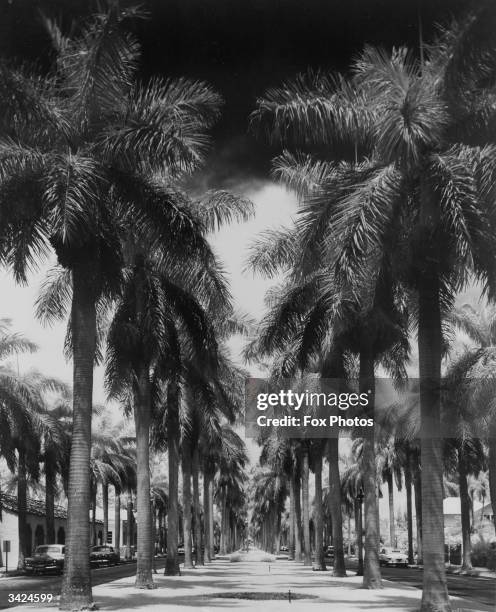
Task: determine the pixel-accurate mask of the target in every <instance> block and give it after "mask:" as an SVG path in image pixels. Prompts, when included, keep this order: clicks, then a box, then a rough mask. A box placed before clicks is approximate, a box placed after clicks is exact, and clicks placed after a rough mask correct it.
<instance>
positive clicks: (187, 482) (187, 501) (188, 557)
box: [181, 435, 193, 569]
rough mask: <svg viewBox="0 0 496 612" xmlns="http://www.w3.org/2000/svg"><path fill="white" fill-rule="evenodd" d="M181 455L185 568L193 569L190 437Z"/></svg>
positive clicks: (185, 442) (184, 440) (186, 440)
mask: <svg viewBox="0 0 496 612" xmlns="http://www.w3.org/2000/svg"><path fill="white" fill-rule="evenodd" d="M181 450H182V455H181V459H182V461H181V470H182V474H183V538H184V567H185V568H188V569H190V568H192V567H193V556H192V553H191V541H192V538H191V518H192V516H191V502H192V499H191V445H190V441H189V438H188V436H187V435H186V436H185V437H184V439H183V445H182V449H181Z"/></svg>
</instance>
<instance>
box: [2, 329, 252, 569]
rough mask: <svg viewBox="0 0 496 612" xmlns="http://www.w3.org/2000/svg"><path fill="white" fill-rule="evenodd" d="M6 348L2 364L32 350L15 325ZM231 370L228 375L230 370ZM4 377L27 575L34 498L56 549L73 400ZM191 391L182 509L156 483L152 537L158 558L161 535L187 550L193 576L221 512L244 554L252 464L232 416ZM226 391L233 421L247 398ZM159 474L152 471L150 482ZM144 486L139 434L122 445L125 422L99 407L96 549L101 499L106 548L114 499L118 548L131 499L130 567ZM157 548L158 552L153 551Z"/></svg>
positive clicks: (224, 536)
mask: <svg viewBox="0 0 496 612" xmlns="http://www.w3.org/2000/svg"><path fill="white" fill-rule="evenodd" d="M0 347H1V354H2V355H4V356H5V357H8V356H15V354H16V353H18V352H19V351H22V350H25V349H30V350H34V348H35V346H34V345H33V344H32V343H30V342H28V341H26V340H25V339H24V338H23V337H22V336H21V335H19V334H15V333H12V332H10V330H9V322H8V321H4V322H3V324H2V333H1V334H0ZM224 365H226V367H228V366H229V365H230V364H228V363H226V364H224ZM1 372H2V379H1V381H0V385H1V386H0V392H2V395H3V397H2V402H1V416H2V422H3V423H4V425H5V427H4V429H3V431H2V433H3V434H4V438H3V439H2V445H1V447H0V450H1V453H2V457H3V458H4V459H5V460H6V462H7V466H8V468H9V469H10V470H11V471H12V474H13V476H12V478H11V479H10V481H7V483H6V486H5V491H6V492H13V491H15V492H16V493H17V507H18V511H19V521H18V537H19V560H18V567H19V569H23V567H24V559H25V556H26V553H27V551H28V550H29V548H30V547H29V545H28V542H27V541H26V533H27V522H26V513H27V498H28V495H29V494H30V496H31V497H33V496H34V497H40V496H44V501H45V508H46V512H45V521H46V530H45V533H46V541H47V542H55V541H56V537H55V528H54V519H55V504H56V502H60V501H62V499H63V497H64V495H63V494H64V491H65V492H66V493H67V474H68V471H69V464H70V447H71V426H72V418H71V416H72V415H71V410H70V393H69V390H68V389H67V387H66V386H65V385H63V384H62V383H60V382H57V381H54V380H48V379H47V378H44V377H42V376H41V375H39V374H37V373H35V372H29V373H28V374H27V375H23V376H21V375H19V373H17V372H16V371H15V370H13V369H12V368H11V366H10V365H9V364H8V362H7V363H5V365H3V366H2V369H1ZM228 374H229V380H230V381H231V382H232V381H233V380H235V373H234V372H233V371H232V369H230V370H229V373H228ZM203 383H204V385H205V388H204V389H203V392H204V393H205V394H207V393H208V392H209V390H208V387H207V382H206V381H203ZM219 384H220V383H219ZM185 389H187V391H188V393H189V394H191V397H190V398H189V400H190V402H189V403H187V402H183V403H182V404H181V406H180V407H179V410H180V421H181V424H182V428H181V432H180V433H181V436H180V451H181V452H180V454H181V468H182V477H183V479H182V500H181V501H182V504H181V503H180V501H179V499H178V491H177V490H176V491H175V492H174V491H170V490H169V486H168V483H167V480H166V479H164V478H163V476H162V477H155V478H154V477H152V478H151V482H150V497H149V500H148V508H149V509H148V514H150V515H151V519H150V520H151V524H152V537H151V539H150V542H149V543H148V545H149V547H150V549H151V553H150V554H152V555H153V554H154V553H155V551H156V550H157V548H158V549H159V550H161V551H162V552H163V551H164V550H166V549H167V546H166V542H165V540H164V534H165V533H168V534H170V538H172V537H173V538H174V540H175V542H179V541H182V542H184V544H185V546H184V547H185V564H186V566H187V567H191V566H192V563H193V555H192V550H196V551H197V553H196V563H197V564H203V563H204V561H205V559H206V560H207V561H210V560H212V559H213V557H214V543H215V539H214V520H215V517H216V512H215V510H214V502H215V503H216V505H217V507H218V508H220V509H221V537H220V543H221V547H222V551H223V552H227V551H228V550H232V549H233V547H237V546H238V544H239V542H240V538H241V537H242V536H243V534H244V530H245V518H246V510H245V497H244V484H245V480H246V474H245V471H244V466H245V465H246V462H247V456H246V450H245V446H244V443H243V441H242V440H241V438H240V437H239V436H238V434H237V433H236V432H235V431H234V429H233V428H232V426H231V425H229V423H228V422H227V419H226V418H225V415H224V414H223V413H222V412H221V411H219V410H218V409H217V406H216V405H215V398H214V395H213V394H212V397H210V401H209V402H207V399H206V398H205V397H204V398H199V397H197V396H196V397H193V395H192V394H193V391H194V388H193V386H192V385H191V386H190V385H185ZM222 390H223V392H224V393H225V394H226V396H230V400H229V402H227V400H226V406H228V407H229V408H230V409H231V410H232V411H233V413H234V412H236V411H239V409H240V398H239V397H237V396H236V393H237V391H236V390H235V389H233V388H227V386H226V388H225V389H222ZM8 394H9V395H8ZM202 399H203V401H204V402H205V410H203V411H202V410H199V409H198V404H197V403H195V401H198V400H202ZM155 416H156V417H157V418H158V420H154V422H153V445H152V451H156V452H154V453H153V456H154V460H155V463H156V462H157V461H160V458H161V457H163V454H162V453H160V448H161V447H163V446H164V445H166V444H167V439H166V438H165V437H164V431H163V430H162V429H161V426H162V421H163V414H161V413H160V411H158V414H157V415H155ZM125 429H126V427H124V430H125ZM195 432H196V433H195ZM165 433H167V432H166V430H165ZM193 435H194V436H195V437H193ZM162 460H163V459H162ZM152 473H153V471H152V472H150V474H152ZM138 477H139V473H138V472H137V456H136V436H135V435H132V431H131V434H130V435H123V422H120V423H118V424H117V425H112V423H111V422H110V421H109V420H108V419H107V417H106V414H105V411H104V410H103V409H102V408H100V407H98V406H95V407H94V409H93V432H92V447H91V459H90V492H91V505H90V507H91V513H90V524H91V531H90V533H91V544H92V545H95V544H97V529H96V508H97V500H98V498H101V506H102V509H103V530H102V535H103V537H104V538H105V534H107V533H108V525H109V489H110V487H112V488H113V491H114V503H115V530H116V534H115V539H116V542H118V543H120V541H121V534H120V525H121V495H123V494H127V498H128V499H127V505H128V514H129V516H128V523H127V524H128V532H127V538H126V553H125V555H126V558H131V554H132V551H131V546H132V542H133V535H132V525H133V521H134V510H136V508H134V507H133V506H134V504H133V496H136V493H137V481H138ZM200 477H202V479H203V500H202V499H201V492H200V488H199V484H200ZM41 483H43V485H44V486H43V485H42V484H41ZM191 483H192V485H193V496H192V495H191ZM201 501H202V502H203V503H201ZM174 503H175V504H176V506H177V507H176V509H175V510H176V514H177V515H178V516H180V517H181V519H182V520H181V524H182V530H181V529H179V523H178V524H177V526H176V529H178V532H177V533H175V534H172V533H171V532H172V530H173V525H171V523H170V520H168V515H169V513H170V511H171V509H172V508H173V506H174ZM137 516H138V529H142V520H141V517H140V513H139V510H138V513H137ZM192 524H193V525H194V529H192ZM236 532H237V533H236ZM138 533H139V531H138ZM170 538H169V539H170ZM157 541H158V542H159V546H158V547H157V546H156V544H155V543H156V542H157ZM176 549H177V545H176ZM118 552H119V551H118ZM203 552H205V557H204V556H203ZM147 554H148V553H147ZM178 563H179V559H178V556H177V550H176V553H175V559H174V568H175V569H174V571H177V568H178Z"/></svg>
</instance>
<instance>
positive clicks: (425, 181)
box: [257, 3, 495, 610]
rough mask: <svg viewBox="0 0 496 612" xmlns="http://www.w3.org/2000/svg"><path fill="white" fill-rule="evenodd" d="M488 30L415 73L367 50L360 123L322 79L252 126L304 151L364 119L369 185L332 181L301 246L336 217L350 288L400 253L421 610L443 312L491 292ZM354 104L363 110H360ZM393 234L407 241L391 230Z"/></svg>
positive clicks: (433, 535)
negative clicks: (409, 301) (418, 482)
mask: <svg viewBox="0 0 496 612" xmlns="http://www.w3.org/2000/svg"><path fill="white" fill-rule="evenodd" d="M492 20H494V12H493V11H492V9H491V7H490V6H489V4H487V3H484V4H483V6H482V7H481V8H480V11H479V12H478V14H477V15H476V16H475V17H474V18H471V19H468V20H467V21H466V22H464V23H462V24H460V25H458V26H453V27H452V28H451V29H450V30H448V31H446V32H445V33H444V34H443V35H442V36H441V38H440V41H438V43H437V44H436V45H435V46H434V47H433V48H432V49H431V52H430V55H429V59H428V61H427V62H425V63H424V64H423V65H418V63H417V64H416V63H415V61H414V60H413V59H412V56H411V55H409V54H408V53H407V51H406V50H404V49H403V50H396V51H394V52H393V53H392V54H391V55H388V54H385V53H384V52H382V51H380V50H376V49H372V48H366V49H365V51H364V52H363V54H362V56H361V57H360V59H359V60H358V61H357V62H355V64H354V67H353V69H354V73H355V76H354V83H355V84H356V86H357V88H358V92H359V93H358V96H355V98H356V99H358V107H359V113H352V112H349V105H348V106H346V105H343V104H342V101H343V96H341V95H335V93H336V92H335V89H336V88H335V87H333V91H329V90H330V88H329V83H330V82H331V80H330V79H329V78H326V77H324V78H321V77H319V76H317V78H315V79H313V83H312V85H311V87H310V88H309V87H307V86H306V85H305V83H302V82H301V81H300V82H299V83H297V84H296V87H295V88H293V89H296V90H297V93H298V98H297V99H298V103H297V104H295V103H294V99H295V98H294V95H293V94H294V91H293V90H291V89H289V88H286V89H284V90H283V91H282V92H281V90H272V91H271V92H269V94H268V96H267V98H266V99H265V100H262V102H261V103H260V104H259V114H258V116H257V117H259V118H260V119H261V120H264V119H265V118H266V117H267V116H269V117H272V120H273V122H274V123H275V124H276V126H277V129H276V130H275V131H276V135H281V133H282V132H283V131H284V129H285V128H284V127H281V126H288V125H290V126H291V127H290V128H289V129H290V130H292V125H291V124H292V123H297V124H298V126H297V128H296V130H295V131H296V132H297V133H298V134H301V132H304V133H306V137H307V140H308V141H309V142H320V143H324V144H326V143H329V142H330V141H332V140H333V139H334V140H336V139H339V138H341V137H342V135H343V133H344V132H345V128H349V127H350V125H351V127H352V128H355V127H356V125H357V120H356V117H357V115H358V114H360V116H361V117H363V116H364V114H363V111H364V109H365V110H366V111H367V113H368V115H366V118H367V120H368V127H369V130H368V136H369V139H368V143H369V147H370V151H371V156H370V158H369V160H368V161H366V162H364V163H365V166H364V167H363V170H364V172H365V174H364V175H363V178H362V180H361V181H357V175H356V173H354V176H353V182H354V184H355V185H354V187H353V186H352V187H351V189H350V191H348V188H347V186H346V182H343V183H342V184H341V186H339V185H338V186H337V189H336V188H335V187H336V184H335V182H330V184H329V185H328V187H329V188H328V189H326V190H324V193H323V194H322V197H319V202H320V203H321V204H322V205H321V206H319V204H318V203H317V202H316V201H314V202H311V203H310V204H309V208H310V207H313V210H314V211H315V213H316V215H315V217H316V222H315V223H313V224H312V226H311V227H310V224H307V226H308V227H309V228H310V229H309V231H308V233H307V240H308V242H309V244H310V247H311V248H309V253H311V252H313V251H314V250H315V248H316V246H317V247H318V245H319V236H320V243H321V244H322V238H323V236H324V234H325V232H323V231H322V230H323V228H325V229H326V230H327V229H328V228H329V220H330V218H332V217H334V222H333V223H332V224H331V225H334V232H333V233H332V235H333V236H334V239H333V240H329V236H328V235H327V236H326V243H327V245H328V246H331V245H332V250H333V251H334V252H335V251H336V244H338V245H339V244H340V243H341V245H340V246H338V249H337V251H338V254H337V257H336V259H335V261H336V262H337V265H336V272H337V275H338V277H342V278H345V279H348V280H352V278H353V276H356V275H357V274H358V275H359V276H360V273H361V272H363V266H364V264H366V263H369V262H370V259H371V257H372V256H373V257H374V258H375V259H376V261H377V260H378V259H379V260H380V258H381V257H382V253H383V252H384V251H385V250H386V249H389V250H390V249H391V246H392V245H391V238H393V242H396V245H395V246H394V251H395V252H396V253H398V252H403V253H404V256H401V257H399V258H397V261H396V262H395V264H399V265H395V269H394V272H395V276H398V277H402V278H403V279H405V282H406V283H407V284H408V285H409V286H410V287H413V288H414V289H415V290H416V291H417V298H418V304H417V312H418V327H419V333H418V341H419V363H420V380H421V385H420V396H421V406H422V431H423V433H424V434H425V435H423V437H422V440H421V446H422V452H421V454H422V462H423V465H424V466H425V468H426V469H425V471H424V475H425V476H426V477H425V478H423V479H422V489H423V496H422V497H423V500H424V503H423V517H422V524H423V530H424V536H426V537H425V538H424V542H425V543H426V544H427V549H426V550H424V553H425V561H426V570H425V571H424V589H423V601H422V609H423V610H432V609H436V610H437V609H438V610H449V600H448V593H447V586H446V577H445V570H444V550H443V529H442V522H443V515H442V444H440V443H439V439H440V438H441V435H440V433H441V432H440V420H439V410H440V400H439V393H440V391H439V389H440V376H441V369H440V368H441V354H442V342H441V312H442V307H444V306H445V305H446V304H449V303H450V302H451V301H452V299H453V289H454V288H457V287H459V286H462V285H463V283H464V282H465V281H466V279H467V278H468V276H467V272H468V271H470V272H473V274H474V275H475V276H476V277H477V278H479V279H481V280H482V282H483V283H485V286H486V288H487V290H488V291H489V293H491V294H493V292H494V271H493V267H492V260H491V255H490V254H491V252H492V248H493V247H492V246H491V244H492V239H493V238H492V237H493V236H494V231H493V230H490V229H489V228H491V227H492V223H493V216H492V213H491V208H490V206H491V204H490V203H491V192H492V190H493V185H494V180H493V177H494V159H495V156H494V149H493V148H492V143H491V140H490V138H491V131H490V130H489V131H487V132H484V128H483V127H482V126H487V125H489V124H490V123H491V121H493V119H494V109H493V108H492V107H491V104H490V103H489V102H488V100H489V99H490V91H489V89H490V88H489V86H488V83H489V82H491V79H490V78H489V80H487V79H488V75H493V74H494V69H495V62H494V40H493V39H492V38H490V37H489V35H488V32H489V31H490V28H488V27H487V26H488V23H493V21H492ZM333 85H334V84H333ZM361 96H363V98H362V99H365V100H366V104H361V102H360V97H361ZM348 98H349V96H348V97H347V99H348ZM289 100H291V103H290V102H289ZM354 108H357V105H355V107H354ZM329 109H330V110H329ZM274 111H276V112H274ZM338 111H339V113H338ZM341 111H342V112H341ZM405 113H407V114H405ZM295 118H296V119H297V121H296V122H295V121H294V119H295ZM310 118H312V120H310ZM405 118H407V119H408V121H406V120H405ZM360 124H361V125H363V124H364V121H361V122H360ZM310 125H311V126H312V129H309V126H310ZM286 131H287V130H286ZM291 135H292V134H291ZM480 144H483V145H488V146H485V147H480V146H477V145H480ZM370 145H372V146H370ZM474 145H475V146H474ZM333 211H334V213H333ZM361 211H363V213H364V214H362V213H361ZM365 211H366V214H365ZM455 218H456V221H454V220H455ZM317 221H320V223H318V222H317ZM400 226H401V227H402V228H403V229H404V231H405V233H404V234H402V233H401V232H398V231H397V228H399V227H400ZM396 238H400V242H402V243H403V245H404V247H403V248H402V247H400V244H399V243H398V241H396ZM403 239H405V240H403ZM405 245H406V246H405ZM324 247H325V244H324ZM407 253H408V255H407ZM433 262H435V265H433ZM404 264H406V266H404ZM399 268H401V269H399Z"/></svg>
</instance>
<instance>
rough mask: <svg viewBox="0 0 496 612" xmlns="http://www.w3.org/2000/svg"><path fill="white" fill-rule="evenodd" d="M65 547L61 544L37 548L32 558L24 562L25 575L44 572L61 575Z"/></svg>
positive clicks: (44, 545) (43, 545)
mask: <svg viewBox="0 0 496 612" xmlns="http://www.w3.org/2000/svg"><path fill="white" fill-rule="evenodd" d="M64 555H65V546H64V545H63V544H42V545H40V546H37V547H36V549H35V551H34V554H33V556H32V557H27V558H26V559H25V561H24V569H25V571H26V574H35V573H36V574H43V573H45V572H58V573H60V574H61V573H62V570H63V569H64Z"/></svg>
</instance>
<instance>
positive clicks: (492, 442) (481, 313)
mask: <svg viewBox="0 0 496 612" xmlns="http://www.w3.org/2000/svg"><path fill="white" fill-rule="evenodd" d="M495 319H496V310H495V308H494V306H492V305H486V306H485V307H481V308H479V309H475V308H474V307H473V306H472V305H470V304H463V305H462V306H460V307H457V308H454V309H453V310H452V311H451V312H450V313H449V317H448V321H449V322H450V323H451V324H452V325H454V326H456V327H457V328H458V329H460V330H461V331H463V332H464V333H465V334H467V335H468V337H469V338H470V340H471V341H472V342H473V343H474V344H475V345H476V347H475V348H474V349H473V352H476V353H477V355H478V360H477V361H478V365H477V366H476V365H474V366H473V367H474V368H476V371H475V372H474V373H473V376H474V377H475V378H480V377H482V378H483V379H484V378H485V379H487V378H489V379H490V376H489V377H488V376H487V374H489V373H490V370H491V362H492V361H493V360H494V350H495V347H496V325H495ZM486 364H487V365H486ZM474 383H475V385H474V386H475V387H476V386H477V380H474ZM487 386H488V385H487V380H486V381H485V382H484V381H482V389H481V391H480V393H481V394H482V395H483V396H484V395H485V394H486V392H489V393H490V390H489V389H487V390H486V389H485V387H487ZM478 393H479V392H478V390H477V389H476V388H475V389H474V390H473V396H474V397H475V398H476V400H475V403H477V395H478ZM489 407H490V408H491V410H490V413H489V418H488V419H486V418H483V419H482V423H481V425H482V427H481V428H480V432H479V433H480V437H481V438H484V437H486V435H485V434H486V433H488V436H487V445H488V449H489V453H488V468H489V470H488V472H489V478H488V480H489V492H490V498H491V502H492V505H493V512H495V511H496V501H495V499H496V435H495V432H496V412H495V411H494V406H492V404H489ZM485 410H487V404H486V409H485Z"/></svg>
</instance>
